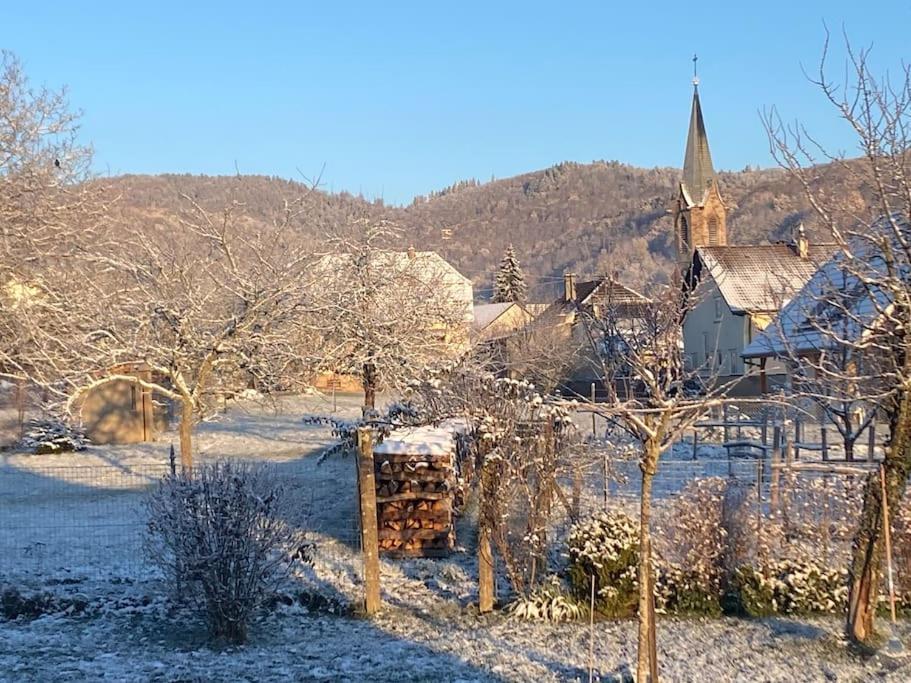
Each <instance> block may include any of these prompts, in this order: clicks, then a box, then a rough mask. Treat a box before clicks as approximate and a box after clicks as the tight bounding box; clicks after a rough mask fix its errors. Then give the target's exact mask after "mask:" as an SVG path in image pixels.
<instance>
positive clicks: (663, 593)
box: [655, 561, 721, 617]
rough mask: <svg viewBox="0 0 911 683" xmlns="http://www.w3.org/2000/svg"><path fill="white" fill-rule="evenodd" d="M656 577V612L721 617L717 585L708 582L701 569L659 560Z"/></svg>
mask: <svg viewBox="0 0 911 683" xmlns="http://www.w3.org/2000/svg"><path fill="white" fill-rule="evenodd" d="M655 574H656V576H655V611H656V612H659V613H661V614H679V615H690V616H713V617H717V616H720V615H721V602H720V600H719V591H718V589H717V584H715V583H714V582H710V583H706V581H705V574H704V573H703V572H702V570H701V569H699V568H692V567H682V566H680V565H678V564H671V563H668V562H663V561H659V562H656V563H655Z"/></svg>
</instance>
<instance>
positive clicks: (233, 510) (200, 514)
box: [147, 462, 300, 643]
mask: <svg viewBox="0 0 911 683" xmlns="http://www.w3.org/2000/svg"><path fill="white" fill-rule="evenodd" d="M282 507H283V496H282V489H281V487H280V486H279V485H278V484H277V483H276V481H275V479H274V477H273V476H272V474H271V472H270V470H268V469H267V468H265V467H263V466H254V465H250V464H245V463H231V462H218V463H215V464H211V465H201V466H198V467H196V468H195V469H194V470H188V471H183V472H180V473H178V474H174V475H169V476H166V477H164V478H163V479H162V481H161V482H160V484H159V485H158V487H157V489H156V490H155V491H154V492H153V493H152V494H151V496H150V497H149V499H148V501H147V511H148V516H149V519H148V536H147V538H148V550H149V552H150V556H151V558H152V560H153V561H154V562H156V563H157V564H159V565H160V566H161V567H162V568H163V569H164V570H165V571H166V572H167V573H168V574H169V575H170V576H171V577H172V578H173V579H174V580H175V582H176V584H177V586H179V587H180V588H181V589H182V590H183V591H185V592H186V595H187V597H189V598H191V599H193V600H194V601H196V602H197V603H198V604H199V605H200V606H201V607H202V608H203V610H204V613H205V616H206V620H207V623H208V626H209V630H210V633H211V634H212V636H213V637H215V638H218V639H224V640H226V641H228V642H232V643H240V642H243V641H244V640H246V635H247V627H248V624H249V622H250V621H251V619H252V617H253V615H254V612H255V611H256V609H257V608H258V607H259V606H260V605H261V604H262V603H263V601H264V600H265V599H266V598H267V596H268V595H269V594H270V593H271V592H272V591H273V590H274V589H275V587H276V585H277V584H278V582H279V580H280V579H281V578H282V577H283V576H284V575H285V573H286V572H287V570H288V568H289V566H290V561H291V560H290V552H291V551H292V550H293V549H294V548H297V547H298V546H299V545H300V539H299V534H298V533H297V532H295V531H294V530H293V529H292V528H291V527H290V526H289V525H288V524H287V523H286V521H285V520H284V519H283V514H282V513H283V512H284V510H283V509H282Z"/></svg>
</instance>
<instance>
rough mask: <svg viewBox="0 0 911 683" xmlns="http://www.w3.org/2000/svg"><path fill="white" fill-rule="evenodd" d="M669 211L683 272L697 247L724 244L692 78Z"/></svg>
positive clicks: (722, 223)
mask: <svg viewBox="0 0 911 683" xmlns="http://www.w3.org/2000/svg"><path fill="white" fill-rule="evenodd" d="M694 63H695V58H694ZM673 211H674V232H675V233H676V238H677V260H678V263H679V264H680V265H681V266H682V267H683V268H684V269H686V268H687V267H689V264H690V263H691V262H692V260H693V252H694V251H695V250H696V248H697V247H704V246H724V245H726V244H727V242H728V234H727V220H726V219H727V215H726V213H727V212H726V209H725V207H724V202H723V201H722V199H721V192H720V191H719V190H718V183H717V182H716V180H715V170H714V168H712V154H711V152H709V138H708V136H707V135H706V133H705V122H704V121H703V120H702V106H701V104H700V102H699V79H698V78H696V77H695V76H694V77H693V109H692V112H691V113H690V130H689V135H688V136H687V139H686V156H685V157H684V159H683V179H682V180H681V181H680V186H679V188H678V191H677V197H676V200H675V202H674V209H673Z"/></svg>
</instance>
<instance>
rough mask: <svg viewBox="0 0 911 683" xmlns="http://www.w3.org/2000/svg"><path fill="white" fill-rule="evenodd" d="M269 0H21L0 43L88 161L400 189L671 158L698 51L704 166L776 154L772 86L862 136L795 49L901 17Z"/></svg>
mask: <svg viewBox="0 0 911 683" xmlns="http://www.w3.org/2000/svg"><path fill="white" fill-rule="evenodd" d="M260 4H261V5H262V7H256V6H255V3H251V2H238V3H234V2H218V3H204V2H187V1H186V0H185V1H184V2H180V3H172V2H166V1H159V2H155V3H128V2H116V3H114V2H110V3H108V2H91V3H73V2H56V1H50V2H43V3H15V4H13V5H10V6H6V7H4V10H3V15H4V16H3V29H4V30H3V32H2V35H3V43H2V45H3V47H5V48H7V49H10V50H12V51H13V52H15V53H17V54H18V55H19V57H20V58H21V59H22V60H23V61H24V63H25V65H26V69H27V71H28V72H29V74H30V76H31V77H32V79H33V80H34V81H36V82H38V83H44V84H47V85H50V86H54V87H57V86H61V85H64V84H65V85H67V86H68V87H69V89H70V99H71V102H72V103H73V105H74V106H75V107H78V108H80V109H82V110H83V111H84V120H83V134H84V137H85V139H86V140H88V141H91V142H92V143H93V144H94V145H95V148H96V165H97V169H98V171H99V172H100V173H103V174H108V173H110V174H120V173H162V172H175V173H184V172H187V173H208V174H226V173H233V172H234V168H235V164H237V167H238V168H239V169H240V170H241V172H244V173H262V174H268V175H278V176H283V177H291V178H295V177H300V174H301V173H303V174H305V175H307V176H313V175H315V174H316V173H317V172H319V170H320V168H322V167H323V165H324V164H325V171H324V173H323V183H324V187H325V189H327V190H333V191H341V190H348V191H350V192H353V193H362V194H364V195H365V196H366V197H368V198H375V197H382V198H383V199H385V200H386V201H387V202H391V203H407V202H409V201H410V199H411V197H412V196H413V195H415V194H424V193H426V192H428V191H430V190H433V189H438V188H441V187H444V186H446V185H449V184H451V183H452V182H454V181H456V180H459V179H464V178H470V177H475V178H479V179H481V180H489V179H490V177H491V176H496V177H498V178H502V177H507V176H511V175H515V174H518V173H522V172H525V171H531V170H535V169H539V168H544V167H547V166H549V165H551V164H554V163H556V162H559V161H563V160H567V159H569V160H575V161H582V162H588V161H591V160H593V159H617V160H620V161H624V162H628V163H631V164H635V165H639V166H679V165H680V164H681V162H682V157H683V148H684V143H685V140H684V136H685V132H686V125H687V117H688V114H689V106H690V94H691V91H692V86H691V85H690V78H691V69H692V63H691V61H690V60H691V57H692V54H693V53H694V52H698V53H699V72H700V78H701V81H702V86H701V93H702V98H703V109H704V112H705V118H706V124H707V126H708V129H709V139H710V141H711V144H712V152H713V156H714V158H715V164H716V166H717V167H719V168H724V169H740V168H743V167H744V166H746V165H747V164H751V165H754V166H757V165H758V166H769V165H771V164H772V160H771V158H770V157H769V153H768V145H767V142H766V138H765V135H764V132H763V130H762V127H761V124H760V121H759V116H758V113H757V112H758V110H759V109H760V108H762V107H764V106H769V105H776V106H777V107H778V108H779V109H780V111H781V112H782V113H783V114H784V115H786V116H788V117H791V118H794V117H799V118H800V119H801V121H802V122H804V123H805V124H806V125H807V126H809V127H810V128H811V129H812V130H813V131H814V132H815V133H816V134H817V135H818V136H819V137H820V138H821V139H822V140H824V141H825V142H826V143H827V144H829V145H831V146H832V147H834V148H838V149H844V150H845V151H847V152H848V153H853V152H854V148H853V147H852V145H853V141H852V139H851V136H850V133H849V131H848V130H847V128H846V126H845V125H844V123H843V122H840V121H838V120H837V118H836V117H835V116H834V114H833V113H832V111H831V110H830V109H829V108H827V106H826V104H825V103H824V102H823V100H822V98H821V96H820V95H819V94H818V93H817V92H816V91H815V90H814V89H813V87H812V86H811V85H810V84H809V83H808V82H807V81H806V79H805V77H804V75H803V73H802V71H801V65H804V66H806V67H810V68H813V67H814V66H815V64H816V63H817V61H818V57H819V53H820V49H821V46H822V41H823V37H824V33H823V21H825V22H826V23H827V24H828V26H829V27H830V29H831V30H832V31H833V33H834V34H835V36H834V37H835V38H839V39H840V32H841V30H842V27H843V26H844V27H845V29H846V30H847V31H848V33H849V34H850V36H851V38H852V41H853V42H855V43H856V44H858V45H860V44H870V43H872V45H873V50H874V52H873V56H874V63H875V65H876V66H877V67H878V68H881V69H887V68H888V69H890V70H896V69H897V68H898V67H899V66H900V63H901V60H902V58H904V57H908V56H909V55H908V52H909V49H908V48H907V28H908V26H911V3H908V2H889V1H882V2H880V1H878V2H876V3H875V8H874V3H869V2H868V3H858V2H851V3H846V2H845V3H842V2H795V1H794V0H791V1H790V2H778V1H777V0H768V1H766V2H762V3H749V4H747V3H740V2H736V1H735V0H731V1H730V2H727V3H721V2H714V1H706V0H702V1H700V2H674V3H665V2H635V3H630V2H623V3H615V2H607V1H602V2H577V3H576V2H563V3H554V2H548V3H540V4H539V3H535V2H530V1H527V2H521V3H512V2H494V1H491V0H488V2H484V3H474V2H467V1H462V2H458V3H440V2H426V1H425V2H414V3H411V2H407V3H406V2H388V3H381V2H363V3H361V2H347V3H345V2H332V3H320V4H316V3H307V2H272V3H267V2H262V3H260ZM77 5H84V6H82V7H80V6H77ZM834 58H835V60H836V61H835V62H834V63H833V66H838V67H839V68H840V65H841V64H842V62H841V59H842V52H840V51H839V52H837V53H836V55H835V57H834ZM837 71H838V70H837V69H836V73H837Z"/></svg>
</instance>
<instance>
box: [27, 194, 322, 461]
mask: <svg viewBox="0 0 911 683" xmlns="http://www.w3.org/2000/svg"><path fill="white" fill-rule="evenodd" d="M184 201H185V202H186V210H185V211H184V212H183V213H182V214H180V215H179V216H178V217H177V219H176V220H175V221H174V222H172V223H168V222H164V223H161V224H156V225H154V226H151V227H146V228H135V229H125V226H116V225H114V226H112V228H111V229H110V230H108V231H107V232H106V234H105V235H104V239H98V240H95V241H93V242H92V243H91V244H85V245H83V246H82V248H81V249H80V251H79V252H78V253H77V254H75V255H74V258H73V259H72V260H71V261H70V262H69V264H68V266H69V270H68V271H67V273H66V277H64V278H57V279H50V278H49V277H47V274H46V273H43V272H42V273H36V274H35V278H34V280H33V282H34V283H35V286H36V287H37V288H38V289H39V290H40V291H39V292H38V293H37V294H36V295H35V296H34V297H32V300H33V302H34V304H33V305H32V306H31V307H30V309H29V311H28V312H29V313H30V317H28V318H26V320H25V323H26V325H27V326H28V329H30V330H31V342H32V343H31V347H30V348H31V351H30V360H29V363H30V366H31V368H32V370H31V376H32V377H33V378H34V379H35V380H36V381H38V382H39V383H41V384H42V385H43V386H44V387H46V388H47V390H48V391H49V392H50V394H51V396H52V397H55V398H56V399H57V400H58V401H60V402H62V403H64V404H65V405H66V406H67V408H68V409H69V410H70V411H77V412H78V408H79V406H80V399H81V398H82V397H83V396H85V395H86V393H87V392H89V391H92V390H93V389H97V388H99V387H101V386H103V385H104V384H106V383H110V382H115V381H120V382H131V383H134V384H136V385H139V386H142V387H143V388H146V389H148V390H150V391H152V392H154V393H156V394H158V395H159V396H161V397H166V398H168V399H170V400H172V401H175V402H176V403H177V405H178V406H179V409H180V453H181V462H182V463H183V465H184V466H185V467H190V466H192V463H193V449H192V430H193V425H194V424H195V422H196V420H197V419H198V418H199V417H200V416H202V415H204V414H205V413H206V411H207V409H208V407H209V405H210V401H209V399H210V397H211V393H212V392H214V391H225V390H235V391H236V390H239V389H243V388H245V387H247V386H249V385H250V383H251V381H253V380H254V379H259V381H261V382H265V383H266V384H267V385H273V384H285V385H288V384H292V385H293V384H294V383H295V382H304V381H305V380H306V379H307V378H308V377H309V373H307V372H305V371H303V370H302V367H303V366H305V365H306V355H305V353H304V351H305V350H306V348H307V347H306V345H305V344H303V343H302V341H301V334H302V333H301V329H302V327H301V325H300V324H299V320H300V319H301V318H307V314H308V313H309V312H311V311H312V307H311V306H310V303H309V302H308V300H307V298H306V297H305V296H304V292H305V291H307V290H308V287H307V278H308V273H309V272H310V268H309V266H310V265H312V261H313V259H312V250H311V245H309V244H307V242H306V241H305V240H304V239H303V238H302V237H301V236H300V234H299V233H298V231H296V230H294V229H292V223H293V221H294V220H295V219H298V218H299V217H300V216H301V215H306V214H305V211H306V206H305V203H303V202H301V203H293V204H289V205H287V206H286V207H285V209H284V211H282V212H281V215H280V217H279V218H277V219H276V220H275V221H274V222H273V223H270V224H267V223H265V222H263V221H256V220H252V219H250V218H249V217H247V216H246V215H245V214H244V212H243V206H242V205H240V204H238V203H236V202H235V203H232V204H230V205H228V206H225V207H224V208H222V209H221V210H219V211H213V210H210V209H208V208H206V207H204V206H203V205H202V203H200V202H199V201H198V200H196V199H195V198H192V197H189V196H184ZM135 364H141V365H142V367H144V368H146V369H148V371H149V372H150V377H151V378H149V376H146V377H142V376H140V375H137V374H136V373H132V372H128V371H124V370H123V369H124V368H129V367H131V366H133V365H135Z"/></svg>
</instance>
